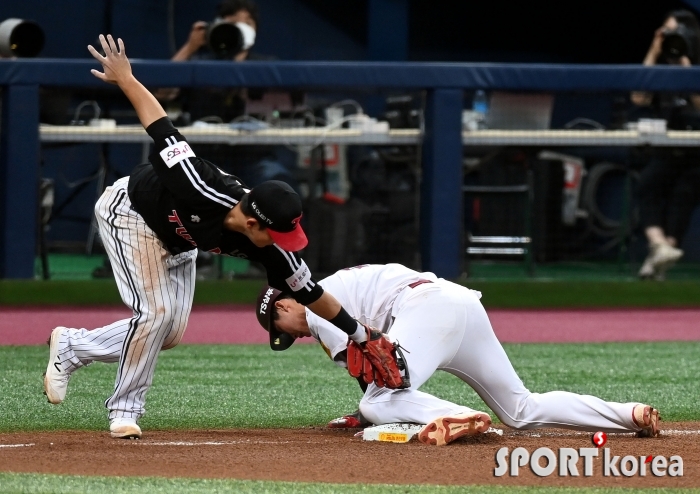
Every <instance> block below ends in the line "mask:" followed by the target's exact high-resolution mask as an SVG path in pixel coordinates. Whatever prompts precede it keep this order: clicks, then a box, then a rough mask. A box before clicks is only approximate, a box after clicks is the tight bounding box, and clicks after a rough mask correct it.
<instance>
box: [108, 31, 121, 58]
mask: <svg viewBox="0 0 700 494" xmlns="http://www.w3.org/2000/svg"><path fill="white" fill-rule="evenodd" d="M107 41H108V42H109V47H110V48H111V49H112V53H114V54H115V55H116V54H118V53H119V50H117V44H116V43H115V42H114V38H113V37H112V35H111V34H108V35H107Z"/></svg>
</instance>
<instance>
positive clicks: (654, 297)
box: [0, 279, 700, 309]
mask: <svg viewBox="0 0 700 494" xmlns="http://www.w3.org/2000/svg"><path fill="white" fill-rule="evenodd" d="M264 283H265V280H262V279H236V280H233V281H209V280H205V281H198V282H197V288H196V290H195V295H194V302H195V304H230V303H239V304H252V303H255V298H256V296H257V294H258V291H259V290H260V288H262V286H263V284H264ZM460 283H463V284H465V285H466V286H468V287H469V288H473V289H475V290H480V291H481V292H482V293H483V295H484V298H483V303H484V306H486V308H488V309H495V308H532V309H535V308H600V307H647V308H653V307H656V308H659V307H699V306H700V281H666V282H663V283H651V282H648V283H643V282H638V281H483V280H465V281H460ZM121 303H122V302H121V299H120V297H119V293H118V292H117V286H116V284H115V282H114V281H113V280H90V281H85V280H64V281H60V280H50V281H34V280H27V281H23V280H0V306H3V305H4V306H23V305H24V306H62V305H81V306H86V305H93V306H95V305H115V304H117V305H120V304H121Z"/></svg>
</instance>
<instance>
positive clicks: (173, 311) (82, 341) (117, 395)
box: [59, 177, 197, 419]
mask: <svg viewBox="0 0 700 494" xmlns="http://www.w3.org/2000/svg"><path fill="white" fill-rule="evenodd" d="M128 183H129V179H128V177H125V178H122V179H120V180H117V181H116V182H115V183H114V185H112V186H111V187H107V189H106V190H105V192H104V193H103V194H102V196H101V197H100V199H99V200H98V201H97V204H96V205H95V214H96V216H97V223H98V226H99V229H100V235H101V237H102V241H103V243H104V246H105V249H106V250H107V254H108V256H109V260H110V262H111V263H112V268H113V270H114V277H115V279H116V281H117V287H118V289H119V294H120V295H121V298H122V300H123V301H124V303H125V304H126V305H127V306H128V307H129V308H131V309H132V310H133V313H134V315H133V316H132V317H131V318H129V319H123V320H121V321H117V322H114V323H112V324H110V325H108V326H105V327H103V328H97V329H94V330H92V331H88V330H87V329H84V328H83V329H73V328H69V329H68V331H64V332H63V335H62V337H61V339H60V342H59V358H60V360H61V364H62V365H63V367H64V369H65V370H66V371H68V372H73V371H75V370H76V369H78V368H80V367H82V366H85V365H88V364H90V363H92V362H109V363H114V362H116V363H118V365H119V366H118V369H117V377H116V382H115V385H114V394H113V395H112V396H110V397H109V398H108V399H107V400H106V401H105V406H106V407H107V409H108V410H109V418H110V419H113V418H118V417H126V418H134V419H138V418H140V417H141V416H142V415H143V414H144V413H145V408H144V404H145V398H146V392H147V391H148V389H149V388H150V386H151V382H152V381H153V372H154V370H155V367H156V362H157V360H158V353H159V352H160V350H161V349H163V350H167V349H169V348H172V347H174V346H175V345H177V344H178V343H179V342H180V339H181V338H182V335H183V334H184V332H185V328H186V327H187V319H188V318H189V315H190V311H191V309H192V297H193V295H194V285H195V269H196V268H195V262H194V261H195V259H196V257H197V251H196V250H192V251H188V252H183V253H181V254H178V255H175V256H173V255H171V254H170V253H169V252H168V251H167V250H166V249H165V246H164V245H163V243H162V242H161V241H160V240H159V239H158V238H157V237H156V235H155V233H154V232H153V230H151V229H150V228H149V227H148V225H146V223H145V221H144V220H143V218H142V217H141V215H139V214H138V213H137V212H136V211H134V210H133V209H132V208H131V201H130V200H129V196H128V194H127V186H128Z"/></svg>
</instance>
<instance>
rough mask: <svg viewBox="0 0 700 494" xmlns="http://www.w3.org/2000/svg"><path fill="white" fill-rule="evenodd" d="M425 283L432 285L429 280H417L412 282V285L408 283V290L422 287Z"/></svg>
mask: <svg viewBox="0 0 700 494" xmlns="http://www.w3.org/2000/svg"><path fill="white" fill-rule="evenodd" d="M425 283H432V281H430V280H418V281H414V282H413V283H410V284H409V285H408V286H409V287H410V288H415V287H417V286H419V285H423V284H425Z"/></svg>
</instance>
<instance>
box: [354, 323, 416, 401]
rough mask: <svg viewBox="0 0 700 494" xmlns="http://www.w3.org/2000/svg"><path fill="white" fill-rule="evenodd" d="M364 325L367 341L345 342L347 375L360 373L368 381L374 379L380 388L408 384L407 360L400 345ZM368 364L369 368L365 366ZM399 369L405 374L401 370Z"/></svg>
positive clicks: (357, 375) (401, 387)
mask: <svg viewBox="0 0 700 494" xmlns="http://www.w3.org/2000/svg"><path fill="white" fill-rule="evenodd" d="M364 326H365V329H366V330H367V341H366V342H364V343H361V344H359V345H358V344H357V343H355V342H354V341H350V343H349V344H348V372H349V373H350V375H351V376H353V377H360V376H362V378H363V380H364V381H365V382H366V383H368V384H369V383H371V382H373V381H374V383H375V384H376V385H377V386H379V387H380V388H383V387H387V388H390V389H404V388H408V387H410V386H411V383H410V380H409V376H408V370H407V368H406V362H405V359H404V357H403V353H401V352H400V350H399V346H398V345H396V344H394V343H392V342H391V341H390V340H389V338H388V337H387V336H386V335H384V334H382V333H381V332H380V331H377V330H376V329H374V328H371V327H369V326H366V325H364ZM397 350H399V355H400V358H399V357H397ZM399 360H400V362H399ZM351 362H352V363H351ZM368 364H369V366H371V369H369V368H368ZM370 370H371V372H370ZM402 370H403V371H404V375H402V374H401V371H402ZM368 379H370V380H368Z"/></svg>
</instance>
